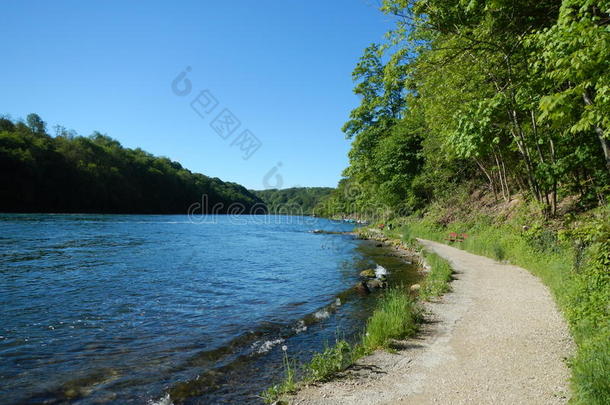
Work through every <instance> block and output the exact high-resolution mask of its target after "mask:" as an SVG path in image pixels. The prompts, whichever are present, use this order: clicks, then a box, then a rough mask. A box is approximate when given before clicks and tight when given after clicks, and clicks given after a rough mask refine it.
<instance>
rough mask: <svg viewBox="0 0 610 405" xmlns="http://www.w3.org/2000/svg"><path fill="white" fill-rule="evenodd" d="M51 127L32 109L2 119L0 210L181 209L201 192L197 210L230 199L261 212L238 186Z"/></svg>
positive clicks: (226, 205)
mask: <svg viewBox="0 0 610 405" xmlns="http://www.w3.org/2000/svg"><path fill="white" fill-rule="evenodd" d="M55 130H56V131H55V132H56V133H55V135H54V136H51V135H49V134H48V133H47V128H46V123H45V122H44V121H43V120H42V119H41V118H40V117H39V116H38V115H37V114H30V115H28V116H27V119H26V121H25V122H22V121H12V120H10V119H7V118H0V211H1V212H74V213H84V212H91V213H129V214H185V213H187V211H188V210H189V207H191V206H192V204H194V203H200V204H201V202H202V196H204V195H205V196H207V197H206V198H207V201H206V202H207V204H204V206H203V207H201V206H197V209H198V210H199V213H203V212H206V211H209V210H210V209H212V207H217V208H216V210H215V212H217V213H225V212H226V211H227V210H228V209H230V206H231V205H232V204H239V205H240V207H242V208H243V210H244V212H256V213H264V212H266V206H265V204H264V202H263V201H262V200H261V199H260V198H259V197H258V196H257V195H256V194H254V193H253V192H251V191H249V190H247V189H246V188H244V187H243V186H241V185H239V184H236V183H231V182H224V181H221V180H220V179H218V178H212V177H208V176H205V175H203V174H199V173H192V172H191V171H189V170H187V169H185V168H183V167H182V166H181V165H180V163H178V162H175V161H172V160H170V159H168V158H166V157H157V156H153V155H151V154H150V153H147V152H145V151H143V150H142V149H140V148H136V149H129V148H125V147H123V146H121V144H120V143H119V142H118V141H116V140H114V139H112V138H110V137H109V136H106V135H103V134H101V133H99V132H94V133H93V134H92V135H91V136H88V137H84V136H77V135H76V134H75V133H74V132H73V131H68V130H66V129H65V128H63V127H59V126H58V127H56V128H55Z"/></svg>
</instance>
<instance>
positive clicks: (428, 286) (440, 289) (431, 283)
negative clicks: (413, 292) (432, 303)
mask: <svg viewBox="0 0 610 405" xmlns="http://www.w3.org/2000/svg"><path fill="white" fill-rule="evenodd" d="M423 256H424V257H425V259H426V262H427V263H428V265H429V266H430V272H429V273H428V275H427V276H426V278H425V279H424V281H423V282H422V285H421V288H420V290H419V296H420V298H421V299H424V300H430V299H432V298H434V297H438V296H440V295H442V294H444V293H446V292H449V291H450V290H451V287H450V285H449V282H450V281H451V274H452V273H453V271H452V270H451V266H450V265H449V262H448V261H447V260H445V259H443V258H442V257H440V256H439V255H437V254H435V253H429V252H424V253H423Z"/></svg>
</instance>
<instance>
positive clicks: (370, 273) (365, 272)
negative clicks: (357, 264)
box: [360, 269, 376, 278]
mask: <svg viewBox="0 0 610 405" xmlns="http://www.w3.org/2000/svg"><path fill="white" fill-rule="evenodd" d="M375 276H376V274H375V270H373V269H366V270H362V271H361V272H360V277H366V278H375Z"/></svg>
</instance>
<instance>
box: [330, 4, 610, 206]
mask: <svg viewBox="0 0 610 405" xmlns="http://www.w3.org/2000/svg"><path fill="white" fill-rule="evenodd" d="M609 9H610V6H609V3H608V1H607V0H588V1H585V2H584V3H583V2H578V1H576V0H564V1H563V2H561V3H560V2H556V1H552V0H543V1H536V2H533V1H531V0H518V1H511V2H506V1H493V2H478V1H469V2H463V1H457V0H451V1H445V0H385V1H383V4H382V7H381V10H382V11H383V12H384V13H386V14H389V15H393V16H396V17H397V21H396V27H395V28H394V29H393V30H391V31H390V32H389V33H388V35H387V38H388V39H387V43H384V44H373V45H371V46H369V47H368V48H366V49H365V51H364V53H363V56H362V58H361V59H360V61H359V62H358V64H357V65H356V68H355V69H354V72H353V75H352V76H353V78H354V80H355V81H356V85H355V88H354V92H355V93H356V94H357V95H359V96H361V103H360V105H359V106H358V107H356V108H355V109H354V110H353V111H352V113H351V114H350V119H349V121H348V122H347V123H346V124H345V126H344V131H345V133H346V135H347V136H348V138H351V139H353V142H352V147H351V150H350V152H349V158H350V166H349V167H348V168H347V169H346V170H345V172H344V175H345V179H344V184H349V185H350V187H351V188H352V189H356V190H357V191H356V192H352V193H349V194H348V196H347V197H346V195H345V193H342V190H341V184H340V187H339V189H338V190H337V192H335V193H333V195H332V196H331V197H330V198H329V199H328V201H327V202H328V204H327V205H328V206H332V207H333V208H335V209H341V208H350V209H351V212H348V211H346V212H345V214H353V213H360V214H363V213H365V212H366V211H367V210H363V208H362V207H363V206H367V205H372V206H374V207H376V208H375V210H377V211H383V213H384V215H385V214H390V215H395V216H399V215H404V214H405V213H409V212H411V211H415V210H419V209H422V208H424V207H425V206H426V205H427V204H429V203H430V202H432V201H434V200H435V199H442V198H443V197H444V196H445V195H446V193H447V192H450V190H451V189H452V188H453V187H454V186H455V185H457V184H459V183H461V182H464V181H475V182H478V183H479V184H486V185H487V188H488V190H489V192H490V193H491V194H493V195H494V197H495V198H496V199H503V200H506V201H509V200H510V199H511V198H512V196H513V195H514V194H516V193H526V194H527V195H528V196H529V198H532V199H534V200H536V201H537V202H538V204H539V206H540V208H541V211H542V213H543V214H544V215H545V216H547V217H550V216H553V215H555V214H556V212H557V204H558V200H559V199H561V198H562V196H565V195H572V194H578V195H579V197H580V202H581V204H582V205H583V206H589V207H591V206H595V205H603V204H605V201H606V197H607V196H608V195H609V193H610V186H608V184H610V141H609V140H608V138H609V135H608V132H609V130H608V124H609V121H608V120H609V118H608V117H610V114H609V113H608V112H609V111H610V85H608V83H610V76H608V75H609V74H610V73H609V72H610V65H609V64H610V40H609V39H608V38H609V37H608V27H609V26H610V15H609ZM321 211H322V212H328V210H321ZM368 211H370V209H369V210H368ZM333 214H334V215H335V216H337V215H339V213H338V212H336V211H333Z"/></svg>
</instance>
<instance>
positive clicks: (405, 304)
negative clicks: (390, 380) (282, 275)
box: [263, 228, 450, 404]
mask: <svg viewBox="0 0 610 405" xmlns="http://www.w3.org/2000/svg"><path fill="white" fill-rule="evenodd" d="M316 233H326V232H323V231H319V232H316ZM329 233H333V234H334V233H336V232H329ZM342 234H350V235H352V236H354V237H355V238H357V239H360V240H363V241H369V242H371V243H375V247H376V248H384V249H389V250H390V252H391V253H390V254H391V255H392V256H395V257H398V258H399V259H400V260H401V261H403V262H405V263H406V264H409V265H415V266H417V272H418V273H419V274H420V276H423V277H422V279H421V280H420V281H419V283H426V279H427V278H429V277H430V274H431V267H430V266H429V265H428V263H427V261H426V258H425V256H424V254H423V252H420V251H418V250H416V249H415V248H414V247H413V246H409V245H408V244H407V243H405V242H404V241H402V240H401V239H399V238H396V237H392V236H388V235H386V234H384V233H383V232H381V231H378V230H377V229H371V228H359V229H356V230H355V231H352V232H342ZM446 267H447V269H448V266H446ZM449 272H450V269H449ZM446 281H448V280H445V284H446ZM413 287H416V288H413ZM443 291H444V290H443ZM422 293H423V291H420V284H418V283H415V284H410V285H407V286H406V288H405V285H403V284H401V285H399V286H392V287H390V288H388V289H387V293H386V294H387V296H386V294H384V295H381V296H380V297H377V298H378V300H379V301H378V302H377V305H376V307H377V309H376V310H375V311H374V312H373V313H371V315H370V316H369V318H368V320H367V323H366V324H365V326H364V330H363V332H362V333H363V334H362V342H361V343H355V344H354V345H353V346H350V345H349V344H348V343H347V342H345V341H337V343H336V346H334V347H331V348H327V349H326V350H325V351H324V352H323V353H318V354H316V355H315V356H314V358H313V359H312V363H324V362H327V361H333V360H335V361H336V357H337V354H339V357H340V358H341V360H340V361H339V365H334V368H333V367H331V369H330V370H325V374H323V375H321V376H318V377H314V378H311V377H309V378H308V377H306V374H307V373H304V374H303V375H302V376H301V379H300V380H299V381H295V380H294V369H292V370H291V368H290V366H289V364H290V363H289V360H288V358H287V357H286V358H285V360H284V367H285V368H286V374H287V375H286V379H285V380H284V381H283V382H282V384H280V385H279V386H278V385H274V386H272V387H270V388H268V389H267V391H265V392H264V393H263V399H264V400H265V402H267V403H274V404H282V403H285V400H289V401H291V402H292V401H293V400H294V399H295V398H300V396H301V395H304V394H302V393H303V392H307V390H308V389H310V387H317V386H319V384H322V385H325V384H329V383H332V382H333V381H339V380H342V379H344V378H345V377H346V376H350V375H352V374H354V373H355V375H359V374H362V373H364V374H365V375H367V374H369V373H370V372H371V371H370V370H371V369H370V367H369V366H371V363H372V367H373V368H380V367H383V366H384V365H385V360H383V361H381V362H380V363H379V364H375V363H376V362H377V360H376V359H377V357H378V356H379V353H388V351H396V350H402V349H404V348H405V347H407V346H408V344H407V342H408V341H409V339H412V336H413V335H416V336H419V332H420V330H421V327H422V318H421V313H422V308H423V305H422V303H421V299H420V297H419V296H420V294H421V295H422V297H423V294H422ZM392 300H393V301H392ZM397 300H398V301H397ZM388 301H392V304H390V308H391V307H395V305H399V307H400V308H402V309H401V310H400V311H399V312H398V313H388V306H387V304H388ZM401 301H402V306H400V303H401ZM390 311H392V310H391V309H390ZM392 315H393V316H394V318H393V321H394V324H392V321H390V324H387V322H388V321H387V320H383V321H381V324H380V325H381V331H380V330H379V328H376V324H379V322H376V320H378V319H379V318H380V317H381V319H385V318H387V316H392ZM397 318H398V319H397ZM396 322H398V323H402V324H403V325H402V326H401V328H402V329H399V331H398V332H397V331H396V328H395V327H394V332H392V331H387V330H385V329H387V328H388V327H389V329H392V326H396V325H395V324H396ZM371 334H372V335H374V337H371ZM380 339H381V340H380ZM371 341H374V342H375V343H370V342H371ZM380 349H383V350H380ZM337 351H339V352H340V353H337ZM344 357H346V358H347V362H346V361H345V360H344ZM372 360H374V361H372ZM315 366H316V367H319V366H320V364H316V365H315ZM302 367H303V370H307V369H311V367H312V364H311V363H310V364H304V365H303V366H302ZM363 370H364V371H363ZM366 370H368V371H366ZM324 398H326V397H324Z"/></svg>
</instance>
